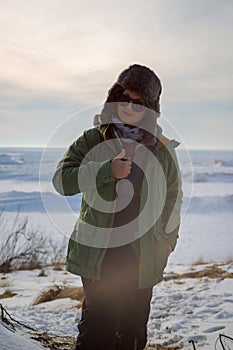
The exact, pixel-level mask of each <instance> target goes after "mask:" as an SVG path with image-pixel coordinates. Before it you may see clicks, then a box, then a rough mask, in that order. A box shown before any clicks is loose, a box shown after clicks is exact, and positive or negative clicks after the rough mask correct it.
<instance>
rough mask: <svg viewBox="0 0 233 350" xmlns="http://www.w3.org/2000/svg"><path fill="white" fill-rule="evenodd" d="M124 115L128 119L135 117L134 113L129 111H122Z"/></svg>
mask: <svg viewBox="0 0 233 350" xmlns="http://www.w3.org/2000/svg"><path fill="white" fill-rule="evenodd" d="M122 112H123V114H124V115H125V116H126V117H133V114H132V113H129V112H127V111H122Z"/></svg>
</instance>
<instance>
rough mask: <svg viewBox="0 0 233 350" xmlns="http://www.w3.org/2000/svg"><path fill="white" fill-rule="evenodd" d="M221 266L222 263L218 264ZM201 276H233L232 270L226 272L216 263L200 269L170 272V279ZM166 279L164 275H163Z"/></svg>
mask: <svg viewBox="0 0 233 350" xmlns="http://www.w3.org/2000/svg"><path fill="white" fill-rule="evenodd" d="M219 266H222V265H219ZM202 277H208V278H221V279H225V278H233V273H232V272H226V271H224V270H222V269H221V268H219V267H218V265H217V264H214V265H211V266H208V267H206V268H205V269H202V270H200V271H189V272H185V273H182V274H176V273H173V274H172V279H184V278H202ZM165 280H166V277H165Z"/></svg>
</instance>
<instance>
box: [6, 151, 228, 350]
mask: <svg viewBox="0 0 233 350" xmlns="http://www.w3.org/2000/svg"><path fill="white" fill-rule="evenodd" d="M62 153H63V152H62ZM191 156H192V160H193V166H192V169H190V167H189V166H188V165H187V163H185V162H184V163H183V166H182V176H183V190H184V204H185V205H184V208H185V209H183V212H182V222H181V228H180V238H179V240H178V244H177V247H176V249H175V252H174V253H172V254H171V256H170V257H169V261H168V266H167V268H166V270H165V280H164V281H162V282H161V283H160V284H159V285H157V286H155V287H154V289H153V298H152V301H151V312H150V317H149V322H148V343H149V344H159V345H162V346H164V347H173V346H178V347H180V348H182V349H187V350H188V349H190V350H191V349H192V344H190V343H189V342H190V341H195V342H196V347H197V350H199V349H200V350H213V349H214V348H215V346H216V349H217V350H220V349H222V347H221V346H220V343H219V341H218V342H216V341H217V339H218V337H219V334H225V335H228V336H230V337H233V279H232V278H225V279H222V278H219V277H218V278H208V277H202V278H183V279H176V278H175V276H176V274H182V273H185V272H189V271H192V272H195V271H200V270H203V269H205V268H209V269H211V266H212V265H213V264H214V263H215V264H218V268H221V269H222V270H223V271H225V272H228V273H232V272H233V264H232V260H233V250H232V247H233V237H232V223H233V210H232V208H233V186H232V183H233V160H232V152H223V151H215V152H212V153H211V152H208V153H207V152H201V151H196V152H193V153H191ZM40 157H41V152H39V151H38V150H37V151H36V150H27V151H26V150H24V149H22V150H17V149H16V150H8V149H6V150H3V153H2V155H0V209H1V208H4V209H5V212H4V215H5V222H6V223H9V224H10V223H12V222H13V220H14V218H15V214H16V212H17V209H18V207H19V205H20V211H21V213H22V214H23V215H24V214H25V215H27V217H28V223H29V225H31V224H32V225H33V224H35V223H37V224H39V225H40V227H41V229H42V231H44V232H45V233H46V234H47V235H48V238H52V239H53V241H54V242H58V241H59V240H60V238H61V234H62V235H63V236H66V237H69V236H70V234H71V232H72V229H73V225H74V223H75V220H76V218H77V216H78V212H79V206H80V200H81V197H80V196H73V197H70V198H62V197H60V196H58V195H57V194H56V193H55V192H54V189H53V188H52V186H51V173H52V172H53V169H54V167H55V165H56V163H57V160H58V158H59V157H58V154H57V151H54V154H53V153H52V152H50V153H48V155H47V158H46V159H45V161H44V164H42V167H41V173H40V183H39V181H38V180H39V175H38V164H39V163H40ZM192 172H193V177H192ZM41 197H42V198H41ZM190 199H191V200H190ZM189 200H190V203H189ZM66 201H67V202H66ZM67 203H68V205H67ZM188 203H189V205H188V206H187V205H186V204H188ZM44 206H45V207H44ZM69 206H70V207H71V208H70V209H69V208H68V207H69ZM67 208H68V210H67ZM45 209H46V210H47V212H46V210H45ZM186 209H187V210H186ZM4 227H5V226H4ZM5 228H6V227H5ZM6 231H7V230H6ZM197 261H203V262H205V264H204V265H203V264H202V265H194V263H196V262H197ZM39 272H40V270H32V271H17V272H12V273H8V274H0V294H2V293H4V292H5V291H6V289H10V290H11V291H12V292H14V293H16V295H15V296H13V297H11V298H4V299H0V302H1V303H2V305H3V306H4V308H6V310H7V311H8V312H9V313H10V314H11V315H12V317H14V318H15V319H17V320H19V321H20V322H23V323H24V324H27V325H29V326H31V327H33V328H35V329H36V330H37V331H38V332H48V333H49V334H51V335H57V336H71V337H76V335H77V322H78V320H79V319H80V316H81V309H80V302H79V301H75V300H71V299H69V298H65V299H57V300H53V301H49V302H46V303H41V304H38V305H32V304H33V301H34V300H35V299H36V298H37V297H38V295H39V294H40V293H41V292H42V291H45V290H47V289H49V288H51V287H53V286H81V280H80V278H79V277H78V276H74V275H72V274H69V273H67V272H66V271H65V269H63V270H61V271H55V270H54V269H53V267H47V268H46V269H45V274H46V276H45V277H39V276H38V275H39ZM0 336H1V337H0V349H1V350H6V349H13V350H14V349H19V350H21V349H22V350H28V349H36V350H37V349H41V346H40V345H39V343H38V342H35V341H33V340H32V339H30V335H29V333H28V332H27V330H22V329H21V330H16V331H15V332H12V330H10V329H9V327H8V328H6V327H5V324H3V323H0ZM226 349H228V350H232V349H233V343H231V342H229V343H228V347H226Z"/></svg>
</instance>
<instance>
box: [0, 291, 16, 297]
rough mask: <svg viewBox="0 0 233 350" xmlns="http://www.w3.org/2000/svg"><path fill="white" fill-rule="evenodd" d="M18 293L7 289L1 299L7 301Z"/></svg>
mask: <svg viewBox="0 0 233 350" xmlns="http://www.w3.org/2000/svg"><path fill="white" fill-rule="evenodd" d="M15 295H17V293H14V292H12V291H11V290H10V289H6V290H5V292H4V293H2V294H0V299H5V298H12V297H14V296H15Z"/></svg>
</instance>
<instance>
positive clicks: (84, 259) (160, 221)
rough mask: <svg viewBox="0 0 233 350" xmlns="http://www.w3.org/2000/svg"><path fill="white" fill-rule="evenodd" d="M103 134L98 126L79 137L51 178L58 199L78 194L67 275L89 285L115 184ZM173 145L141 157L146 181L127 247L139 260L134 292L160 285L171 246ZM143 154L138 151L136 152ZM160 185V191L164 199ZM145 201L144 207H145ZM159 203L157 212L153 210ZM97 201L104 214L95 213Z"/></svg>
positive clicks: (175, 189)
mask: <svg viewBox="0 0 233 350" xmlns="http://www.w3.org/2000/svg"><path fill="white" fill-rule="evenodd" d="M106 129H107V126H103V125H99V126H97V127H95V128H93V129H90V130H88V131H85V132H84V133H83V135H82V136H80V137H79V138H78V139H77V140H76V141H75V142H74V143H73V144H72V145H71V146H70V147H69V149H68V151H67V152H66V153H65V155H64V157H63V159H62V160H61V161H60V162H59V163H58V166H57V169H56V171H55V174H54V176H53V185H54V187H55V189H56V190H57V191H58V192H59V193H60V194H61V195H64V196H71V195H75V194H77V193H80V192H82V204H81V210H80V215H79V218H78V220H77V222H76V224H75V227H74V231H73V233H72V235H71V237H70V240H69V244H68V252H67V270H68V271H69V272H71V273H74V274H76V275H80V276H82V277H85V278H88V279H92V280H93V281H94V280H98V279H100V273H101V265H102V261H103V258H104V255H105V252H106V247H107V246H108V245H107V241H108V236H109V234H108V233H109V229H108V230H106V234H103V231H104V230H102V229H104V228H110V227H111V225H112V223H113V218H114V208H112V207H111V206H112V205H114V204H112V203H114V199H115V198H116V184H117V181H118V180H117V179H115V178H114V177H113V174H112V171H111V165H110V160H111V159H112V158H114V157H115V156H116V155H117V153H118V152H117V150H116V148H115V144H114V140H106ZM103 141H105V142H103ZM178 145H179V143H178V142H176V141H174V140H168V139H166V138H165V137H162V138H161V139H160V141H159V142H157V144H156V145H155V146H153V147H150V151H149V152H147V153H149V156H148V154H147V155H146V157H147V162H146V167H145V173H146V177H144V179H143V183H142V189H141V196H140V207H141V208H142V210H143V208H144V210H143V215H142V218H141V216H139V220H138V231H139V234H138V232H137V235H136V236H135V237H136V238H135V240H134V241H133V242H132V243H131V244H132V247H133V249H134V251H135V253H136V255H137V257H138V259H139V288H148V287H152V286H154V285H155V284H157V283H158V282H160V281H161V280H162V278H163V271H164V268H165V267H166V264H167V258H168V249H167V244H169V245H171V246H172V248H173V249H174V248H175V245H176V242H177V238H178V230H179V217H180V209H181V199H182V190H181V179H180V172H179V167H178V163H177V158H176V154H175V148H176V147H177V146H178ZM144 149H145V148H144V147H142V148H141V149H140V146H139V148H138V151H137V152H138V153H140V152H143V151H144ZM135 153H136V152H135ZM142 157H143V153H142ZM161 169H162V170H161ZM162 177H163V178H164V179H165V182H164V179H162V180H161V179H160V178H162ZM146 178H147V180H146ZM148 179H149V184H150V185H149V187H148ZM161 184H162V187H164V185H165V186H166V189H165V190H166V196H165V199H164V198H162V197H164V195H163V194H161V192H163V193H164V191H161ZM148 195H149V197H150V203H149V205H147V204H146V203H147V201H148ZM161 196H162V197H161ZM160 197H161V202H163V204H162V210H161V208H159V207H158V203H159V202H160ZM100 198H102V199H103V201H104V203H105V205H106V203H107V205H108V206H109V208H110V210H103V208H104V207H102V209H101V210H100V209H99V207H98V206H99V203H100V201H101V199H100ZM101 203H102V202H101ZM153 217H155V218H156V220H155V222H153V225H147V223H148V222H151V218H153ZM147 226H148V228H147ZM169 226H170V229H169ZM165 227H166V229H165ZM145 228H147V229H146V230H145ZM101 230H102V231H101ZM100 231H101V232H100ZM101 240H102V242H101Z"/></svg>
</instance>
